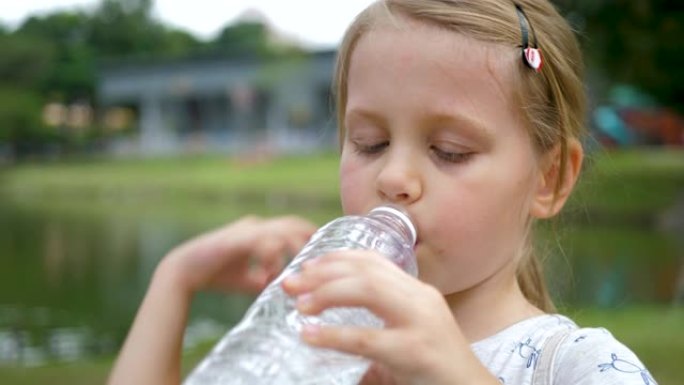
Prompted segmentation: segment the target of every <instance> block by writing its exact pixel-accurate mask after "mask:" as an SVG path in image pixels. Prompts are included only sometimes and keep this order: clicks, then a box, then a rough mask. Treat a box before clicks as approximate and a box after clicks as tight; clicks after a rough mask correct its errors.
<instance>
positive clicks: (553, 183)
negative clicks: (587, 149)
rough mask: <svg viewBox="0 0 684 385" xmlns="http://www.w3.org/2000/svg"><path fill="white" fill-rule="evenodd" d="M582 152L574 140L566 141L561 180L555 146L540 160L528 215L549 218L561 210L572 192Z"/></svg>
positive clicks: (558, 158) (557, 151) (557, 149)
mask: <svg viewBox="0 0 684 385" xmlns="http://www.w3.org/2000/svg"><path fill="white" fill-rule="evenodd" d="M583 158H584V151H583V150H582V145H581V144H580V143H579V141H578V140H576V139H570V140H568V153H567V160H566V162H565V174H564V175H562V178H563V179H562V180H560V179H559V178H561V172H560V170H561V151H560V146H559V145H556V146H555V147H554V148H552V149H551V150H550V151H549V152H548V153H546V155H544V156H543V158H542V160H541V168H540V171H541V172H540V174H539V181H538V184H537V189H536V191H535V192H534V193H535V194H534V199H533V202H532V207H531V209H530V214H531V215H532V216H533V217H535V218H550V217H552V216H554V215H556V214H558V212H559V211H560V210H561V208H563V205H565V202H566V201H567V200H568V197H569V196H570V193H571V192H572V189H573V187H574V186H575V182H577V177H578V176H579V173H580V169H581V168H582V159H583Z"/></svg>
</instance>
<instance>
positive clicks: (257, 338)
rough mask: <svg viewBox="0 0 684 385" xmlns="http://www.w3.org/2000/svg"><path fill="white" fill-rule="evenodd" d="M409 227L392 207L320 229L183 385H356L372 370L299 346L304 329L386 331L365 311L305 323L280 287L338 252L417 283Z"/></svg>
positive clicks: (352, 359) (357, 360)
mask: <svg viewBox="0 0 684 385" xmlns="http://www.w3.org/2000/svg"><path fill="white" fill-rule="evenodd" d="M415 241H416V230H415V227H414V225H413V223H412V222H411V219H410V218H409V217H408V215H406V213H405V212H403V211H402V210H400V209H398V208H396V207H394V206H380V207H377V208H375V209H373V210H371V211H370V213H368V214H367V215H365V216H344V217H341V218H337V219H335V220H333V221H331V222H329V223H328V224H326V225H325V226H323V227H321V228H320V229H319V230H318V231H317V232H316V233H315V234H314V235H313V236H312V237H311V239H310V240H309V242H308V243H307V244H306V246H304V248H303V249H302V251H301V252H300V253H299V254H298V255H297V256H296V257H295V258H294V259H293V260H292V262H291V263H290V264H289V265H288V266H287V267H286V268H285V269H284V270H283V272H282V273H281V274H280V276H278V278H276V279H275V280H274V281H273V282H271V284H270V285H269V286H268V287H267V288H266V289H265V290H264V291H263V292H262V293H261V294H260V295H259V297H258V298H257V300H256V301H255V302H254V304H252V306H251V307H250V308H249V310H248V311H247V313H246V314H245V316H244V318H243V319H242V320H241V321H240V323H239V324H238V325H237V326H235V327H234V328H233V329H232V330H231V331H230V332H228V333H227V334H226V335H225V336H224V337H223V338H222V339H221V341H219V343H218V344H217V345H216V346H215V347H214V349H213V350H212V351H211V353H209V355H208V356H207V357H205V358H204V360H203V361H202V362H200V364H199V365H198V366H197V367H196V368H195V370H194V371H193V372H192V373H190V375H189V376H188V377H187V379H186V380H185V382H184V385H219V384H221V385H309V384H310V385H314V384H315V385H328V384H329V385H352V384H358V383H359V381H360V380H361V378H362V377H363V375H364V373H365V372H366V370H367V369H368V366H369V365H370V362H369V361H368V360H366V359H364V358H362V357H359V356H353V355H349V354H345V353H341V352H337V351H334V350H330V349H320V348H315V347H311V346H310V345H307V344H306V343H304V342H303V341H301V339H300V331H301V329H302V326H303V325H305V324H316V325H347V326H361V327H378V328H381V327H383V321H382V320H381V319H380V318H378V317H376V316H375V315H374V314H372V313H371V312H370V311H368V310H366V309H363V308H349V307H338V308H331V309H327V310H325V311H324V312H323V313H321V314H320V315H318V316H305V315H302V314H300V313H299V312H298V311H297V309H296V307H295V299H294V298H292V297H290V296H288V295H287V294H286V293H285V292H284V291H283V289H282V287H281V283H282V281H283V280H284V279H285V278H286V277H288V276H290V275H292V274H293V273H296V272H298V271H299V270H300V269H301V265H302V263H303V262H304V261H307V260H309V259H313V258H316V257H318V256H321V255H323V254H327V253H329V252H331V251H334V250H344V249H368V250H375V251H377V252H379V253H381V254H383V255H385V256H386V257H387V258H389V259H390V260H392V261H393V262H395V263H396V264H397V265H398V266H400V267H401V268H402V269H403V270H404V271H406V272H407V273H409V274H411V275H413V276H417V275H418V267H417V264H416V259H415V255H414V253H413V245H414V244H415Z"/></svg>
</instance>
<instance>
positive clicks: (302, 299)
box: [297, 293, 312, 311]
mask: <svg viewBox="0 0 684 385" xmlns="http://www.w3.org/2000/svg"><path fill="white" fill-rule="evenodd" d="M311 302H312V301H311V294H309V293H306V294H302V295H300V296H299V297H297V309H298V310H299V311H307V310H309V309H310V308H311Z"/></svg>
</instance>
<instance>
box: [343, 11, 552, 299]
mask: <svg viewBox="0 0 684 385" xmlns="http://www.w3.org/2000/svg"><path fill="white" fill-rule="evenodd" d="M404 27H405V28H404ZM516 60H520V58H519V51H516V50H515V49H513V48H511V49H510V50H507V49H506V48H505V47H502V46H497V45H490V44H487V43H482V42H479V41H476V40H473V39H470V38H468V37H464V36H462V35H460V34H456V33H454V32H449V31H445V30H441V29H439V28H436V27H433V26H429V25H425V24H422V23H418V22H415V21H406V23H405V24H402V27H391V26H380V27H377V28H375V29H373V30H372V31H370V32H368V33H366V34H365V35H364V36H363V37H362V38H361V39H360V40H359V42H358V45H357V46H356V48H355V49H354V52H353V53H352V57H351V62H350V68H349V78H348V100H347V106H346V110H345V122H346V131H345V137H344V144H343V150H342V158H341V166H340V178H341V186H340V187H341V198H342V205H343V209H344V211H345V213H347V214H363V213H366V212H367V211H369V210H370V209H371V208H373V207H375V206H377V205H379V204H382V203H395V204H398V205H400V206H402V207H404V208H405V209H406V210H407V211H408V212H409V213H410V214H411V216H412V218H413V219H414V221H415V223H416V226H417V228H418V243H417V246H416V252H417V256H418V264H419V268H420V278H421V280H423V281H426V282H428V283H430V284H432V285H434V286H436V287H437V288H438V289H440V290H441V291H442V293H443V294H445V295H447V294H451V293H458V292H462V291H464V290H467V289H470V288H475V287H477V286H478V285H479V284H481V283H484V282H487V281H489V280H491V279H495V277H505V278H506V279H509V280H511V279H512V278H513V277H514V274H515V268H516V265H517V259H518V256H519V255H520V251H521V248H522V246H523V245H524V243H525V241H524V239H525V233H526V229H527V222H528V218H529V215H530V207H531V204H532V202H533V199H534V196H535V190H536V186H537V185H538V183H539V179H540V177H539V174H538V170H537V156H536V155H535V152H534V151H533V147H532V143H531V141H530V138H529V136H528V133H527V132H526V130H525V128H524V126H523V124H522V123H521V118H520V116H519V113H518V112H516V111H517V110H516V106H515V105H514V104H513V103H514V102H513V101H512V84H513V82H512V76H514V71H513V70H514V69H515V68H516V66H517V65H518V63H517V62H516Z"/></svg>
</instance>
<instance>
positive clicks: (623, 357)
mask: <svg viewBox="0 0 684 385" xmlns="http://www.w3.org/2000/svg"><path fill="white" fill-rule="evenodd" d="M562 330H571V332H570V334H569V335H568V336H567V337H566V338H565V339H564V340H563V342H562V343H561V345H559V347H558V351H557V355H556V359H555V365H554V366H553V368H552V369H551V370H552V371H553V378H554V380H553V384H547V385H594V384H601V385H613V384H620V385H654V384H656V381H655V380H654V379H653V377H652V376H651V374H650V373H649V372H648V370H647V369H646V368H645V367H644V365H643V364H642V363H641V361H639V359H638V358H637V356H636V355H635V354H634V353H633V352H632V351H631V350H630V349H629V348H627V347H626V346H625V345H623V344H622V343H620V341H618V340H616V339H615V337H613V335H612V334H610V332H608V331H607V330H606V329H603V328H579V327H578V326H577V325H576V324H575V323H574V322H573V321H572V320H570V319H569V318H567V317H565V316H562V315H558V314H546V315H541V316H537V317H533V318H530V319H526V320H524V321H521V322H518V323H516V324H514V325H512V326H509V327H507V328H506V329H504V330H502V331H500V332H499V333H497V334H495V335H493V336H490V337H487V338H485V339H483V340H481V341H478V342H475V343H473V344H472V345H471V348H472V350H473V352H474V353H475V355H476V356H477V357H478V358H479V359H480V361H482V363H483V364H484V365H485V366H486V367H487V368H488V369H489V371H490V372H491V373H492V374H494V375H495V376H496V377H497V378H498V379H499V381H501V383H502V384H506V385H530V384H532V373H534V370H535V368H536V367H537V364H538V360H539V356H540V354H541V352H542V351H543V349H544V343H545V342H546V341H547V339H548V338H549V337H551V336H552V335H554V334H556V333H558V332H559V331H562Z"/></svg>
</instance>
